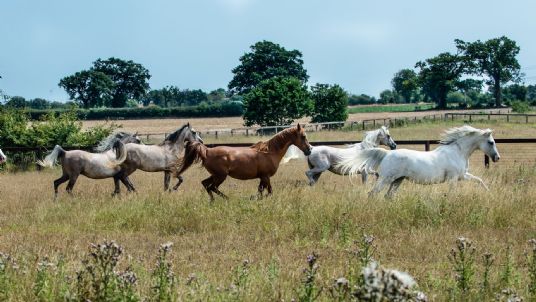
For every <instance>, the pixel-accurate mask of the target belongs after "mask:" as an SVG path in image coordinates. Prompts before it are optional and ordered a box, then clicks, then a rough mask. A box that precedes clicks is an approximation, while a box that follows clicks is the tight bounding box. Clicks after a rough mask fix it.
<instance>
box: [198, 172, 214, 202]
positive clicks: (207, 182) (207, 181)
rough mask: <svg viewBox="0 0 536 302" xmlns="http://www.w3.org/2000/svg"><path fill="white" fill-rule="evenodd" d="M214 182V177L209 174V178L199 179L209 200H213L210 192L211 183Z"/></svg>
mask: <svg viewBox="0 0 536 302" xmlns="http://www.w3.org/2000/svg"><path fill="white" fill-rule="evenodd" d="M213 183H214V177H213V176H212V175H211V176H210V177H209V178H207V179H204V180H203V181H201V184H202V185H203V187H205V190H206V191H207V193H208V195H209V196H210V201H214V195H213V194H212V185H213Z"/></svg>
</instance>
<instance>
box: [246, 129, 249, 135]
mask: <svg viewBox="0 0 536 302" xmlns="http://www.w3.org/2000/svg"><path fill="white" fill-rule="evenodd" d="M246 136H249V128H246Z"/></svg>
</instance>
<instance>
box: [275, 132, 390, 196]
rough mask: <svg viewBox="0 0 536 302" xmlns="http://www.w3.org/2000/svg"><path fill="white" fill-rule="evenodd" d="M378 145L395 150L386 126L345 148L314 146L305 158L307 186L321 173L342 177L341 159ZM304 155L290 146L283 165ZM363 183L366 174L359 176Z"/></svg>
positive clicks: (367, 133)
mask: <svg viewBox="0 0 536 302" xmlns="http://www.w3.org/2000/svg"><path fill="white" fill-rule="evenodd" d="M379 145H385V146H389V148H391V149H396V143H395V142H394V140H393V138H392V137H391V134H390V133H389V129H387V127H386V126H381V128H379V129H377V130H373V131H367V132H365V136H364V138H363V141H362V142H360V143H357V144H353V145H349V146H347V147H346V148H333V147H329V146H315V147H313V150H312V151H311V154H310V155H309V156H307V163H308V164H309V170H308V171H307V172H305V175H307V178H309V185H311V186H312V185H314V184H315V183H316V182H317V181H318V178H320V175H322V172H325V171H326V170H329V171H330V172H333V173H335V174H338V175H344V174H345V172H344V171H343V170H341V169H340V168H338V166H337V165H338V164H339V162H340V160H341V158H343V157H349V156H352V155H354V154H355V153H356V152H358V151H359V150H365V149H371V148H377V147H378V146H379ZM304 157H305V155H304V154H303V152H301V151H300V150H299V149H298V148H297V147H295V146H290V148H289V150H288V151H287V154H285V157H284V158H283V163H287V162H288V161H289V160H291V159H295V158H304ZM361 177H362V179H363V182H366V181H367V173H365V172H363V173H362V174H361Z"/></svg>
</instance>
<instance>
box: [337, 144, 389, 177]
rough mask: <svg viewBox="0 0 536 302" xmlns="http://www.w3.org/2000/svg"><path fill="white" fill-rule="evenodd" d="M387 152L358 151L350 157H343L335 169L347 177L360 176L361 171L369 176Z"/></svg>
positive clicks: (373, 150)
mask: <svg viewBox="0 0 536 302" xmlns="http://www.w3.org/2000/svg"><path fill="white" fill-rule="evenodd" d="M388 152H389V151H387V150H385V149H382V148H372V149H366V150H360V151H357V152H356V153H354V154H352V155H349V156H343V157H342V158H341V161H340V162H339V163H338V164H337V168H338V169H340V170H341V171H343V172H344V173H345V174H348V175H356V174H360V173H361V171H365V172H366V173H368V174H370V173H371V172H375V171H377V170H378V167H379V166H380V164H381V162H382V160H383V159H384V158H385V156H386V155H387V153H388Z"/></svg>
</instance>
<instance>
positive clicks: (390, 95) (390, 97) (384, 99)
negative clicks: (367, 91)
mask: <svg viewBox="0 0 536 302" xmlns="http://www.w3.org/2000/svg"><path fill="white" fill-rule="evenodd" d="M397 99H398V95H397V94H396V92H394V91H392V90H389V89H385V90H384V91H382V92H380V98H379V99H378V103H380V104H389V103H396V100H397Z"/></svg>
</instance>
